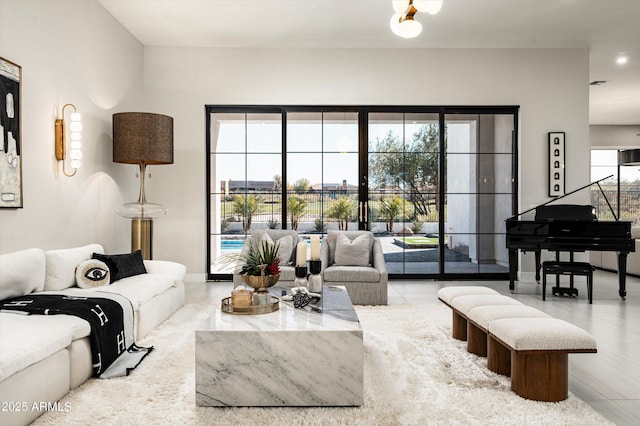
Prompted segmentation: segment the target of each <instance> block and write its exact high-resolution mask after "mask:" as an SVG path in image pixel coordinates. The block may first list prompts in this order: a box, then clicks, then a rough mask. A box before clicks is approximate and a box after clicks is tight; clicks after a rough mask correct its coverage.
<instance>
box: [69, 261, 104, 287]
mask: <svg viewBox="0 0 640 426" xmlns="http://www.w3.org/2000/svg"><path fill="white" fill-rule="evenodd" d="M110 282H111V273H110V272H109V266H108V265H107V264H106V263H104V262H103V261H101V260H98V259H88V260H84V261H82V262H81V263H80V265H78V267H77V268H76V283H77V284H78V287H80V288H91V287H101V286H103V285H108V284H109V283H110Z"/></svg>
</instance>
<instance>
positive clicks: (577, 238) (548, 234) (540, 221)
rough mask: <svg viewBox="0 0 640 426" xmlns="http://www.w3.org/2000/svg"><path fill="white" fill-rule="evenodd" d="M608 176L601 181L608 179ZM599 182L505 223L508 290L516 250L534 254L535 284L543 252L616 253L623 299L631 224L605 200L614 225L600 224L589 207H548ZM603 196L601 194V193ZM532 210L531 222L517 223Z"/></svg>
mask: <svg viewBox="0 0 640 426" xmlns="http://www.w3.org/2000/svg"><path fill="white" fill-rule="evenodd" d="M609 177H611V176H608V177H606V178H604V179H608V178H609ZM604 179H600V180H598V181H596V182H592V183H590V184H588V185H585V186H583V187H581V188H578V189H576V190H575V191H571V192H569V193H567V194H565V195H563V196H560V197H557V198H555V199H553V200H550V201H548V202H546V203H544V204H541V205H538V206H536V207H534V208H532V209H529V210H527V211H525V212H522V213H519V214H517V215H515V216H513V217H510V218H509V219H507V220H506V228H507V229H506V231H507V235H506V244H507V249H508V250H509V290H510V291H511V292H512V293H513V291H514V289H515V285H514V282H515V280H516V275H517V269H518V250H522V251H523V252H527V251H533V252H534V253H535V262H536V271H535V272H536V281H537V282H538V283H539V282H540V253H541V251H542V250H549V251H554V252H556V256H557V255H558V254H559V253H560V252H569V253H571V256H572V257H573V253H574V252H582V251H585V250H590V251H616V252H618V294H619V295H620V297H621V298H622V300H625V299H626V296H627V291H626V275H627V255H628V254H629V253H630V252H633V251H635V244H634V241H633V239H632V238H631V222H625V221H620V220H619V219H618V218H617V217H616V215H615V213H614V212H613V208H611V204H610V203H609V200H607V198H606V195H605V200H606V201H607V204H608V205H609V208H610V209H611V212H612V213H613V217H614V218H615V221H600V220H598V219H597V218H596V216H595V215H594V214H593V211H594V208H593V207H592V206H583V205H573V204H558V205H548V204H550V203H552V202H554V201H557V200H559V199H560V198H564V197H566V196H568V195H570V194H573V193H574V192H577V191H579V190H581V189H584V188H587V187H589V186H591V185H593V184H597V185H598V187H599V188H600V191H602V188H601V187H600V184H599V182H601V181H602V180H604ZM602 193H603V195H604V191H602ZM532 210H535V217H534V220H519V219H518V217H519V216H521V215H523V214H525V213H528V212H531V211H532Z"/></svg>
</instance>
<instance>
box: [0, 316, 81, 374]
mask: <svg viewBox="0 0 640 426" xmlns="http://www.w3.org/2000/svg"><path fill="white" fill-rule="evenodd" d="M90 330H91V327H90V326H89V323H88V322H87V321H85V320H82V319H80V318H77V317H74V316H70V315H25V314H20V313H16V312H0V336H2V345H0V381H2V380H4V379H6V378H7V377H9V376H11V375H12V374H14V373H16V372H17V371H20V370H22V369H24V368H26V367H28V366H30V365H32V364H35V363H36V362H38V361H41V360H43V359H45V358H46V357H48V356H50V355H52V354H54V353H55V352H58V351H59V350H60V349H64V348H66V347H67V346H69V345H70V344H71V342H72V341H73V340H76V339H81V338H83V337H86V336H88V335H89V332H90Z"/></svg>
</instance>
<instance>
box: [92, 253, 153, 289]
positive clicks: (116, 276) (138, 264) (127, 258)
mask: <svg viewBox="0 0 640 426" xmlns="http://www.w3.org/2000/svg"><path fill="white" fill-rule="evenodd" d="M91 257H92V258H93V259H98V260H101V261H103V262H104V263H106V264H107V266H108V267H109V273H110V275H111V278H110V282H112V283H113V282H115V281H118V280H121V279H122V278H127V277H133V276H134V275H140V274H146V273H147V270H146V269H145V267H144V261H143V260H142V251H140V250H136V251H134V252H132V253H124V254H101V253H93V255H92V256H91Z"/></svg>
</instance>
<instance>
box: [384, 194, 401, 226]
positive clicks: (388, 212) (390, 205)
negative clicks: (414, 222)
mask: <svg viewBox="0 0 640 426" xmlns="http://www.w3.org/2000/svg"><path fill="white" fill-rule="evenodd" d="M403 204H404V202H403V201H402V199H401V198H400V197H396V196H394V197H391V198H383V199H382V200H380V215H381V216H382V217H384V218H385V219H387V232H393V222H395V220H396V219H397V218H398V217H399V216H400V213H402V207H403Z"/></svg>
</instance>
